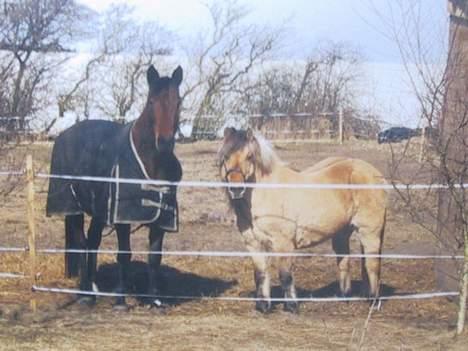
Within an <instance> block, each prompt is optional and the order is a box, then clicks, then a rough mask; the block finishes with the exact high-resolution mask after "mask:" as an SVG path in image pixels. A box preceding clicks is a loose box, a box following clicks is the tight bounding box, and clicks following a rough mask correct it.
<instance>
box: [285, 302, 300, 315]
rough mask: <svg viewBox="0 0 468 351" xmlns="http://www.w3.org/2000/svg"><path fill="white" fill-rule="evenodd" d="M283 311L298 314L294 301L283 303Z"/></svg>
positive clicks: (297, 306) (296, 304)
mask: <svg viewBox="0 0 468 351" xmlns="http://www.w3.org/2000/svg"><path fill="white" fill-rule="evenodd" d="M283 310H284V311H285V312H290V313H293V314H299V304H298V303H297V302H295V301H288V302H285V303H284V305H283Z"/></svg>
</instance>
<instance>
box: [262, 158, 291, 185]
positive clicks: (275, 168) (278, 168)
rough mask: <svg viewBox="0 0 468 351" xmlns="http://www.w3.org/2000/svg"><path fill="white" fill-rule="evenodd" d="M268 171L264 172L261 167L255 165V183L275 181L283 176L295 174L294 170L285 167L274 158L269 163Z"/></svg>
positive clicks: (287, 176)
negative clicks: (273, 160)
mask: <svg viewBox="0 0 468 351" xmlns="http://www.w3.org/2000/svg"><path fill="white" fill-rule="evenodd" d="M270 168H271V169H270V172H268V173H265V172H264V171H263V170H262V169H261V167H257V169H256V171H255V182H257V183H275V182H279V181H281V180H282V179H284V178H289V177H291V176H292V177H294V175H295V174H297V172H296V171H294V170H292V169H290V168H289V167H287V165H286V164H284V163H283V162H282V161H280V160H276V161H275V162H273V163H272V164H271V167H270Z"/></svg>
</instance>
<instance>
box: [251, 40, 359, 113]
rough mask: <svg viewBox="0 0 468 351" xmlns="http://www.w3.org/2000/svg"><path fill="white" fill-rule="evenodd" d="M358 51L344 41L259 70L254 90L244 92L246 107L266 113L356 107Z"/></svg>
mask: <svg viewBox="0 0 468 351" xmlns="http://www.w3.org/2000/svg"><path fill="white" fill-rule="evenodd" d="M359 62H360V59H359V54H358V53H357V52H356V51H355V50H353V49H352V48H350V47H347V46H345V45H343V44H336V43H330V44H328V45H327V46H325V47H324V48H319V49H317V50H315V51H314V53H313V54H312V55H310V56H309V57H308V58H307V59H306V60H305V62H303V63H291V64H283V65H281V66H279V67H273V68H271V69H269V70H266V71H265V72H263V73H261V74H259V76H258V79H257V82H258V83H257V84H256V85H255V86H256V90H255V91H254V92H252V95H250V96H245V95H244V98H245V99H248V101H246V105H248V107H247V109H248V110H249V111H251V112H253V113H262V114H269V113H273V112H279V113H289V114H291V113H297V112H307V113H311V114H317V113H320V112H324V111H328V112H334V111H338V109H339V108H340V107H341V108H344V107H347V108H351V107H356V106H355V105H356V103H355V101H354V100H353V99H354V96H355V95H356V94H355V92H354V90H355V88H356V81H357V79H358V78H359V74H360V73H359V72H360V69H359Z"/></svg>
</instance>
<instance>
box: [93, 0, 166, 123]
mask: <svg viewBox="0 0 468 351" xmlns="http://www.w3.org/2000/svg"><path fill="white" fill-rule="evenodd" d="M132 12H133V9H132V8H131V7H129V6H127V5H116V6H112V7H111V8H110V10H109V11H108V12H107V13H106V15H105V20H104V27H103V30H102V36H101V43H100V45H99V47H100V49H99V51H100V52H101V53H102V55H105V57H104V60H103V65H102V67H101V76H100V83H101V84H102V85H103V89H99V92H98V94H97V95H98V97H99V98H98V99H97V100H96V101H95V102H94V103H95V104H96V107H97V108H98V109H99V110H100V111H101V112H103V113H104V114H105V115H106V116H108V117H110V118H112V119H115V120H120V121H125V119H126V117H127V115H128V113H129V111H130V110H131V109H132V108H133V107H134V106H135V104H136V103H138V102H140V105H141V104H143V101H142V99H141V97H142V96H144V94H143V92H142V91H140V90H139V83H140V80H141V79H142V77H143V75H144V72H146V69H147V68H148V66H149V65H150V64H152V63H153V62H154V60H155V59H156V58H158V59H159V62H158V67H161V61H162V57H164V56H168V55H170V54H171V53H172V48H171V45H170V39H171V37H172V35H171V33H169V32H168V31H167V30H165V29H164V28H163V27H161V26H160V25H159V24H158V23H156V22H137V23H135V21H134V20H133V19H132ZM109 72H110V73H109ZM140 100H141V101H140Z"/></svg>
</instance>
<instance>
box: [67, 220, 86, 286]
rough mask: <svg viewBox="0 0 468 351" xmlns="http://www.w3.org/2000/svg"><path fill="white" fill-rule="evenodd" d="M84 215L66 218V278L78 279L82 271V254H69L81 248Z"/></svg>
mask: <svg viewBox="0 0 468 351" xmlns="http://www.w3.org/2000/svg"><path fill="white" fill-rule="evenodd" d="M83 221H84V216H83V215H70V216H65V277H66V278H73V277H77V276H78V274H79V270H80V254H79V253H74V252H68V250H77V249H80V248H81V245H80V233H82V232H83V225H84V223H83Z"/></svg>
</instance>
